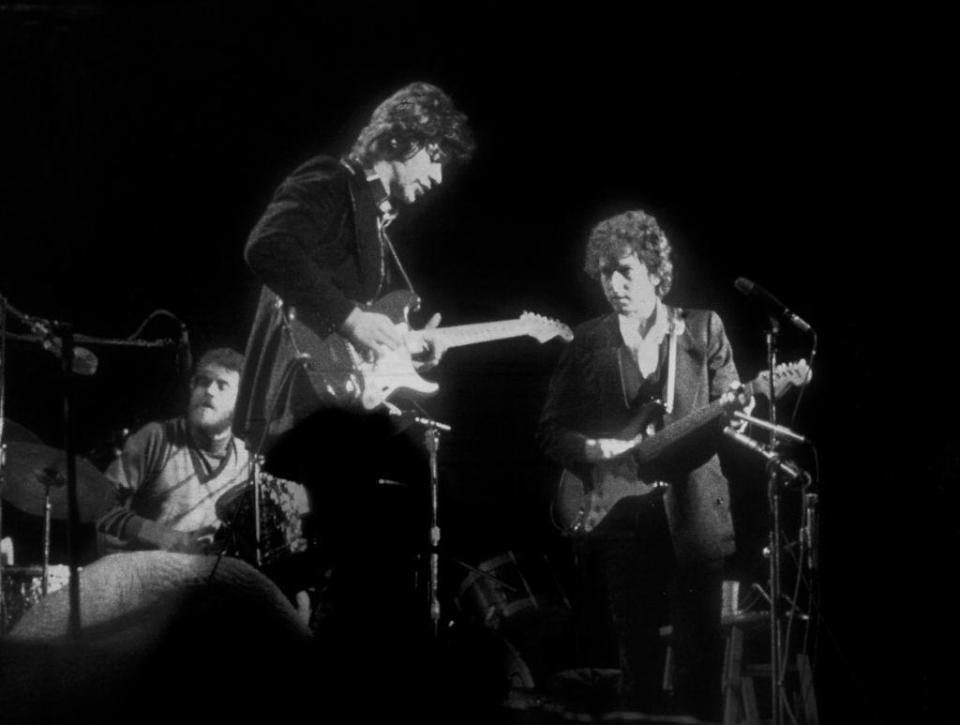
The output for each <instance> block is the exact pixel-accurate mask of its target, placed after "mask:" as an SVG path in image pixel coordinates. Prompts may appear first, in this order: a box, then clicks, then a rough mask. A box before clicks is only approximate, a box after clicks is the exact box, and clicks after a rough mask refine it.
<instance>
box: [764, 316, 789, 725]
mask: <svg viewBox="0 0 960 725" xmlns="http://www.w3.org/2000/svg"><path fill="white" fill-rule="evenodd" d="M769 321H770V326H769V328H768V329H767V331H766V347H767V369H768V370H770V375H769V386H770V390H769V393H768V395H767V400H769V401H770V414H769V419H770V425H771V426H776V424H777V406H776V400H777V396H776V392H775V389H774V384H773V371H774V370H776V369H777V342H776V338H777V335H778V334H779V332H780V322H779V321H778V320H777V318H776V317H774V316H773V315H770V316H769ZM768 432H769V437H770V447H771V449H772V450H775V447H776V443H777V437H776V433H775V432H774V429H773V428H771V430H769V431H768ZM779 473H780V471H779V469H778V467H777V466H776V465H774V464H773V463H772V462H771V464H770V465H768V467H767V500H768V504H769V506H770V539H769V546H770V560H769V561H770V572H769V576H770V683H771V685H770V688H771V689H770V703H771V707H772V710H771V725H782V723H783V712H784V704H785V703H784V702H783V698H784V695H785V693H784V692H783V675H782V673H781V669H782V668H781V663H782V660H781V652H782V650H783V640H782V633H781V630H780V541H781V536H782V532H781V526H780V485H779V483H780V476H779Z"/></svg>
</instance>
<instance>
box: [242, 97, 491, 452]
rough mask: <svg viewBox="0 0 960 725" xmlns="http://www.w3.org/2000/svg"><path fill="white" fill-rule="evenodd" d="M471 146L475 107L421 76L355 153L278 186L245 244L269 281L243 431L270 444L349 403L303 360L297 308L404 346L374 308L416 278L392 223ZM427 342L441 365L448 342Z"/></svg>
mask: <svg viewBox="0 0 960 725" xmlns="http://www.w3.org/2000/svg"><path fill="white" fill-rule="evenodd" d="M472 152H473V140H472V135H471V132H470V129H469V127H468V125H467V119H466V116H464V115H463V114H462V113H461V112H460V111H458V110H457V109H456V108H455V107H454V105H453V103H452V101H451V100H450V98H449V97H448V96H447V95H446V94H445V93H444V92H443V91H442V90H440V89H439V88H437V87H435V86H432V85H430V84H427V83H412V84H410V85H408V86H405V87H404V88H401V89H400V90H399V91H397V92H396V93H394V94H393V95H391V96H390V97H389V98H387V99H386V100H385V101H383V102H382V103H381V104H380V105H379V106H377V108H376V109H375V110H374V112H373V114H372V116H371V118H370V120H369V122H368V123H367V125H366V126H365V127H364V128H363V129H362V130H361V131H360V133H359V135H358V137H357V139H356V142H355V143H354V145H353V148H352V149H351V150H350V152H349V154H347V155H346V156H345V157H343V158H339V159H337V158H332V157H327V156H318V157H314V158H312V159H310V160H308V161H306V162H305V163H304V164H302V165H301V166H299V167H298V168H297V169H295V170H294V171H293V172H292V173H291V174H290V175H289V176H288V177H287V178H286V179H285V180H284V181H283V182H282V183H281V184H280V186H279V187H278V188H277V190H276V192H275V193H274V196H273V199H272V200H271V202H270V204H269V205H268V206H267V209H266V210H265V211H264V213H263V215H262V216H261V217H260V220H259V221H258V222H257V224H256V226H255V227H254V229H253V231H252V232H251V234H250V237H249V239H248V241H247V245H246V249H245V257H246V260H247V263H248V264H249V266H250V268H251V269H252V270H253V272H254V274H255V275H256V276H257V278H258V279H260V281H261V282H263V285H264V287H263V290H262V292H261V296H260V303H259V306H258V308H257V313H256V318H255V320H254V323H253V327H252V329H251V332H250V336H249V338H248V341H247V350H246V354H247V360H248V366H247V368H246V371H245V374H244V377H243V380H242V381H241V385H240V394H239V398H238V401H237V428H238V430H242V431H243V434H244V435H245V436H246V438H247V440H249V441H250V443H251V445H252V446H253V447H254V448H255V449H257V450H260V451H266V450H267V449H268V448H270V447H271V445H272V444H273V443H274V442H275V441H276V440H277V439H278V437H279V436H280V435H282V434H283V433H285V432H286V431H288V430H290V429H291V428H292V427H294V426H295V425H296V424H298V423H299V422H300V421H301V420H302V419H303V418H304V417H306V416H307V415H308V414H309V413H311V412H313V411H315V410H316V409H317V407H318V405H323V404H329V403H337V402H342V401H337V400H335V399H334V398H336V397H337V396H336V394H335V393H333V392H331V393H330V394H329V395H327V394H325V391H324V388H323V386H322V385H318V384H316V383H315V382H312V381H311V380H310V379H309V375H308V374H307V372H306V370H305V368H304V366H303V365H300V364H298V359H299V358H300V357H301V353H302V351H300V350H298V349H297V345H296V341H295V340H293V339H291V335H290V333H289V320H290V318H291V317H294V316H295V318H296V319H297V320H298V321H299V322H300V323H302V324H303V325H305V326H306V328H308V329H309V330H310V331H311V332H312V333H313V334H315V335H316V336H318V337H321V338H322V337H326V336H329V335H332V334H334V333H339V334H340V335H342V336H343V337H345V338H346V339H347V340H349V341H350V342H351V343H352V344H353V346H354V348H355V349H356V351H357V353H358V355H360V356H374V357H375V356H378V355H381V354H383V353H385V352H388V351H390V350H393V349H395V348H397V346H399V345H400V344H401V342H402V340H401V335H400V333H399V332H398V330H397V328H396V326H395V325H394V322H393V321H392V320H391V319H390V318H389V317H388V316H387V315H385V314H381V313H379V312H374V311H370V310H368V309H366V308H365V305H366V304H367V303H370V302H373V301H375V300H377V299H378V298H379V297H381V296H382V295H383V294H384V293H385V292H387V291H388V290H390V289H391V288H394V287H397V286H401V285H404V284H406V286H407V287H408V288H409V287H410V283H409V280H408V279H407V275H406V272H405V271H404V269H403V265H402V263H401V260H400V257H399V256H398V255H397V253H396V251H395V250H394V247H393V245H392V243H391V242H390V239H389V238H388V236H387V231H386V230H387V227H388V225H389V224H390V222H392V221H393V219H394V218H395V217H396V215H397V213H398V212H399V210H400V209H401V208H402V207H404V206H406V205H409V204H413V203H415V202H417V201H418V200H419V199H420V198H421V197H422V196H424V195H425V194H427V193H428V192H429V191H430V190H431V189H432V188H434V187H436V186H439V185H440V184H441V183H442V181H443V176H444V171H445V170H448V169H449V166H450V165H452V164H456V163H460V162H463V161H466V160H467V159H468V158H469V157H470V155H471V154H472ZM438 322H439V317H437V316H435V318H434V319H432V320H431V321H430V323H428V326H436V324H437V323H438ZM428 347H429V349H427V350H424V351H423V352H424V353H425V355H426V358H427V359H426V363H427V364H430V363H435V362H436V361H437V360H438V359H439V355H440V353H441V352H442V351H441V350H440V349H439V348H438V347H434V346H431V345H429V344H428ZM324 398H328V399H327V400H324Z"/></svg>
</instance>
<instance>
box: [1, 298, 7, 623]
mask: <svg viewBox="0 0 960 725" xmlns="http://www.w3.org/2000/svg"><path fill="white" fill-rule="evenodd" d="M6 379H7V300H6V299H5V298H4V297H3V295H0V549H2V547H3V543H2V542H3V474H4V469H5V468H6V453H7V451H6V439H5V438H4V428H5V425H4V422H5V421H6V416H7V413H6V397H7V386H6ZM3 568H4V561H3V552H2V551H0V635H3V633H4V632H5V631H6V628H7V602H6V596H5V591H6V587H4V586H3V585H4V578H3Z"/></svg>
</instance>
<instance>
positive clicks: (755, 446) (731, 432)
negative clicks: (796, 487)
mask: <svg viewBox="0 0 960 725" xmlns="http://www.w3.org/2000/svg"><path fill="white" fill-rule="evenodd" d="M723 433H724V435H727V436H729V437H730V438H733V439H734V440H735V441H737V443H741V444H742V445H745V446H746V447H747V448H749V449H751V450H754V451H756V452H757V453H759V454H760V455H761V456H763V457H764V458H766V459H767V461H769V462H770V464H771V465H773V466H775V467H776V469H777V470H778V471H779V472H780V473H781V474H782V475H783V476H785V477H786V478H788V479H789V480H791V481H795V480H797V479H798V478H801V477H806V476H807V475H808V474H807V473H806V471H804V470H803V469H802V468H800V467H799V466H797V465H796V464H795V463H792V462H791V461H784V460H782V459H781V458H780V457H779V456H778V455H777V454H776V453H772V452H770V451H768V450H767V449H766V448H764V447H763V446H762V445H760V444H759V443H757V442H756V441H755V440H753V438H751V437H750V436H747V435H744V434H743V433H741V432H740V431H738V430H736V429H735V428H732V427H731V426H727V427H726V428H724V429H723Z"/></svg>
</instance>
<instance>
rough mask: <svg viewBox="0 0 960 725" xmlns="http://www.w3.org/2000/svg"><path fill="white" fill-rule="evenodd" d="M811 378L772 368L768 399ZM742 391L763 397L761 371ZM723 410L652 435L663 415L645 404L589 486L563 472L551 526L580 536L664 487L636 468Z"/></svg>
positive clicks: (666, 454) (802, 368) (667, 452)
mask: <svg viewBox="0 0 960 725" xmlns="http://www.w3.org/2000/svg"><path fill="white" fill-rule="evenodd" d="M811 377H812V371H811V370H810V367H809V366H808V365H807V362H806V360H800V361H799V362H796V363H785V364H783V365H778V366H777V367H776V368H775V370H774V373H773V392H774V397H775V398H779V397H780V396H782V395H783V394H784V393H785V392H786V391H787V390H790V389H791V388H794V387H799V386H802V385H806V384H807V383H808V382H810V379H811ZM743 392H745V393H747V394H749V395H760V396H763V397H766V396H767V395H769V393H770V373H769V371H766V370H765V371H763V372H761V373H760V374H759V375H758V376H757V377H756V378H755V379H754V380H752V381H751V382H749V383H747V384H746V385H744V386H743ZM729 408H730V404H729V403H724V402H723V401H722V400H720V399H718V400H715V401H714V402H712V403H710V404H709V405H706V406H704V407H702V408H699V409H698V410H695V411H693V412H692V413H691V414H690V415H687V416H685V417H683V418H681V419H679V420H677V421H674V422H673V423H670V424H669V425H667V426H666V427H664V428H662V429H661V430H659V431H657V430H656V423H657V421H658V420H659V418H660V417H661V416H662V413H663V408H662V404H661V403H660V401H657V400H655V401H651V402H649V403H646V404H645V405H643V406H642V407H641V408H640V410H639V411H638V412H637V415H636V416H634V418H633V420H631V421H630V423H629V424H628V425H627V426H626V427H625V428H624V429H623V430H622V431H620V433H619V434H618V435H617V436H615V437H616V438H619V439H621V440H624V441H627V442H629V443H630V445H629V446H628V447H627V449H626V450H625V451H624V452H623V453H622V454H621V455H619V456H617V457H616V458H612V459H610V460H608V461H601V462H599V463H596V464H594V465H593V467H592V470H591V478H592V481H591V484H592V485H591V486H589V487H587V486H585V485H584V482H583V481H582V480H581V479H580V478H579V477H578V476H577V475H576V474H574V473H572V472H571V471H568V470H564V471H563V473H562V474H561V475H560V481H559V483H558V485H557V493H556V495H555V497H554V501H553V519H554V522H555V523H556V524H557V526H558V527H559V528H560V530H561V531H562V532H563V533H564V534H566V535H580V534H586V533H589V532H590V531H592V530H593V529H594V528H596V526H597V525H598V524H599V523H600V522H601V521H603V519H604V517H606V515H607V513H608V512H609V511H610V509H612V508H613V506H614V504H616V503H617V502H618V501H619V500H620V499H622V498H624V497H626V496H643V495H646V494H648V493H650V492H652V491H654V490H655V489H657V488H658V487H661V486H664V485H666V484H664V483H662V482H660V481H644V480H642V479H641V478H640V477H639V476H638V474H637V470H638V467H639V466H642V465H644V464H651V463H656V462H658V461H664V460H666V459H669V458H670V456H671V454H673V453H675V452H677V451H679V450H680V449H681V448H682V446H683V445H684V444H686V443H689V441H690V439H691V438H692V437H693V436H694V435H695V434H697V433H699V432H702V431H703V430H704V429H705V428H706V427H707V426H709V425H710V424H712V423H713V422H715V421H716V420H717V419H719V418H721V417H722V416H724V415H726V414H727V412H728V409H729Z"/></svg>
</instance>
